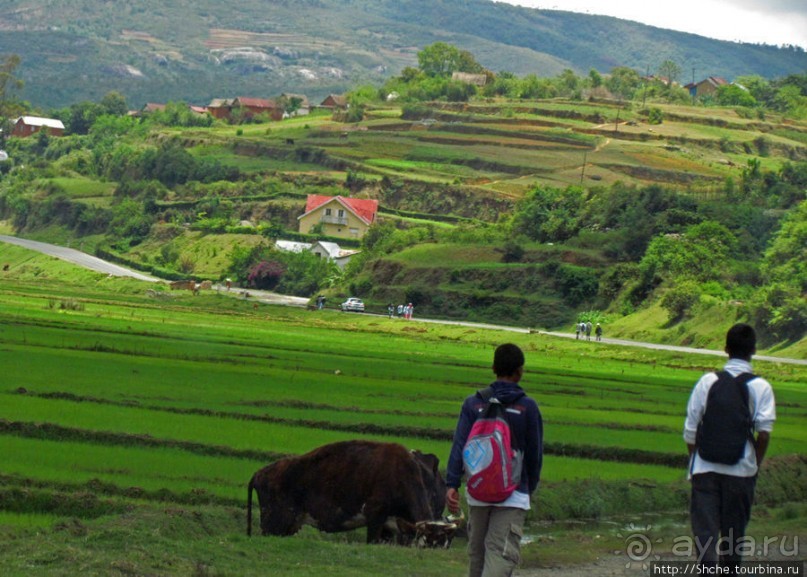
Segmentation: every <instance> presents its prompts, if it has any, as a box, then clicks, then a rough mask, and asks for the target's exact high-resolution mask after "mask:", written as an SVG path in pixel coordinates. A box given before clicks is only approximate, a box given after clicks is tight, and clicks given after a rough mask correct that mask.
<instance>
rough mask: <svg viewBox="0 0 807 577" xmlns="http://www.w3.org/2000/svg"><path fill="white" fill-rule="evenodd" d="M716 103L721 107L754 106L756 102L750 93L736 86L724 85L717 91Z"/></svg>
mask: <svg viewBox="0 0 807 577" xmlns="http://www.w3.org/2000/svg"><path fill="white" fill-rule="evenodd" d="M716 97H717V103H718V104H720V105H721V106H749V107H751V106H756V104H757V101H756V100H755V99H754V97H753V96H751V93H750V92H749V91H748V90H747V89H745V88H743V87H741V86H738V85H736V84H726V85H725V86H720V87H718V89H717V95H716Z"/></svg>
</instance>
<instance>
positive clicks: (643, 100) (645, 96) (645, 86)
mask: <svg viewBox="0 0 807 577" xmlns="http://www.w3.org/2000/svg"><path fill="white" fill-rule="evenodd" d="M649 82H650V65H649V64H648V65H647V73H645V75H644V94H642V108H644V103H645V102H646V101H647V84H648V83H649Z"/></svg>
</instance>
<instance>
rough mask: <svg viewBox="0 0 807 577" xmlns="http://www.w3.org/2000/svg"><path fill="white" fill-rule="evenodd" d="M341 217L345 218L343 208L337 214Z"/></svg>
mask: <svg viewBox="0 0 807 577" xmlns="http://www.w3.org/2000/svg"><path fill="white" fill-rule="evenodd" d="M337 216H338V217H339V218H345V211H344V210H343V209H341V208H340V209H339V213H338V215H337Z"/></svg>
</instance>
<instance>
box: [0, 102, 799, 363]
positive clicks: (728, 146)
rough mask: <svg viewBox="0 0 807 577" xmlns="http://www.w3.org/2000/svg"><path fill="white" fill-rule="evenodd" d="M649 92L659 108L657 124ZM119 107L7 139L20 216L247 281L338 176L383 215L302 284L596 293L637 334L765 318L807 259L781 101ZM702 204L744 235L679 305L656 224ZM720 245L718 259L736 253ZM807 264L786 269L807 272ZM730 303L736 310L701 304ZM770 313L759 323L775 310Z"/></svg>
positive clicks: (550, 322) (419, 302)
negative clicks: (272, 115)
mask: <svg viewBox="0 0 807 577" xmlns="http://www.w3.org/2000/svg"><path fill="white" fill-rule="evenodd" d="M650 108H653V109H654V110H657V111H659V114H661V116H662V118H663V120H662V122H661V123H653V124H651V123H650V120H649V109H650ZM116 122H117V124H115V123H114V122H111V121H110V122H109V123H108V124H103V125H102V127H101V128H99V129H97V130H94V131H93V133H92V134H90V135H87V136H81V135H73V136H69V137H65V138H62V139H50V140H47V141H43V140H42V139H16V140H12V141H10V142H9V151H10V153H11V156H12V159H11V161H9V162H8V163H6V165H5V167H6V173H7V174H5V175H4V176H3V178H2V180H0V200H2V204H0V210H2V214H3V215H4V216H5V218H7V219H8V222H9V225H10V228H11V230H13V231H15V232H17V233H20V234H23V235H26V236H30V237H33V238H38V239H41V240H51V241H54V242H57V243H60V244H70V245H71V246H74V247H75V246H80V247H82V248H83V250H87V251H93V250H95V249H96V247H100V248H103V249H104V250H105V252H104V256H107V257H113V258H120V259H124V261H125V262H126V263H127V264H130V265H132V266H136V267H140V268H143V269H146V270H151V271H152V272H154V273H155V274H160V275H162V276H164V277H165V278H178V277H188V276H191V277H193V278H196V279H199V280H203V279H212V280H220V279H223V278H225V277H236V278H237V279H238V282H241V283H243V284H245V285H246V282H247V276H248V270H247V268H248V267H246V264H244V263H246V261H245V260H244V259H246V258H247V257H248V255H247V254H246V253H249V254H252V255H257V254H258V252H260V251H261V250H264V251H266V250H268V247H271V246H272V244H273V241H274V240H275V239H276V238H286V239H288V238H295V239H298V240H314V239H315V238H316V237H315V236H312V237H305V236H300V235H298V233H297V217H298V216H299V215H300V214H302V212H303V208H304V206H305V198H306V195H308V194H312V193H315V194H328V195H337V194H341V195H351V196H357V197H362V198H374V199H377V200H378V201H379V203H380V213H379V216H378V221H377V226H376V227H375V229H374V233H373V234H371V235H369V237H368V239H366V240H365V241H364V242H363V244H362V245H361V246H359V245H358V244H357V243H355V242H354V243H352V244H351V243H349V242H348V243H347V244H346V246H349V247H352V248H361V249H363V250H362V254H361V256H360V257H357V258H355V259H354V262H353V263H352V264H351V265H350V267H349V268H348V269H347V270H346V271H332V272H330V273H324V274H320V277H319V278H318V280H317V281H316V282H314V283H313V284H312V283H310V282H307V281H306V282H299V283H296V284H295V285H294V287H287V288H285V289H283V290H287V291H288V292H293V293H295V294H300V295H302V296H311V295H312V294H314V293H315V292H323V293H324V294H326V296H327V297H328V298H329V302H330V303H331V304H333V303H336V302H341V300H340V299H342V298H344V297H347V296H360V297H362V298H364V299H365V300H366V302H367V304H368V307H369V310H371V311H375V312H382V311H385V310H386V306H387V304H388V303H390V302H392V303H394V304H397V303H401V302H414V303H415V305H416V307H417V312H418V314H420V315H425V316H436V317H443V318H457V319H465V320H477V321H491V322H497V323H509V324H517V325H520V326H527V327H534V328H564V329H565V328H568V327H570V326H571V325H572V323H573V322H574V321H575V320H577V319H578V317H580V315H586V314H588V313H589V312H591V311H595V312H596V314H597V315H598V318H597V320H602V321H606V322H608V323H609V324H612V325H613V326H614V330H615V331H616V330H618V331H619V334H622V335H633V336H636V337H638V338H645V337H647V338H652V340H660V341H664V342H670V343H676V344H691V343H709V344H710V345H711V344H713V343H714V342H715V341H719V340H720V339H721V338H722V335H723V334H724V333H725V329H726V328H727V327H726V323H730V322H732V321H733V320H736V319H749V318H751V316H752V315H753V314H755V313H753V311H754V310H758V308H759V302H761V301H760V299H762V298H763V296H760V295H773V296H770V297H768V296H765V297H764V298H770V299H774V300H775V299H779V300H778V301H777V302H778V303H779V304H776V303H774V304H773V305H771V306H774V307H779V306H782V305H781V303H782V302H784V301H783V299H784V298H785V297H781V298H780V297H778V296H776V295H779V294H786V295H789V294H790V293H781V292H780V290H779V289H778V288H777V289H776V290H772V289H770V288H765V287H764V285H765V282H766V276H767V277H771V275H770V274H768V275H765V274H763V273H762V272H761V270H762V268H761V267H763V266H780V264H776V263H777V262H778V261H779V260H781V259H785V262H791V261H787V258H790V257H787V258H786V257H784V256H782V257H776V259H777V260H776V262H774V261H770V264H768V263H767V261H765V258H766V257H765V254H766V250H768V249H769V247H770V246H771V243H772V242H774V240H775V238H776V234H777V231H778V230H779V228H780V227H781V223H782V222H784V221H785V220H786V219H787V218H788V216H789V215H794V216H797V215H798V214H800V213H799V211H798V209H797V208H796V207H797V206H798V205H799V203H800V202H802V201H803V199H804V196H805V193H807V186H806V185H805V184H804V182H803V180H804V179H803V176H801V175H802V174H803V172H804V169H803V167H804V166H805V162H807V124H805V122H803V121H799V120H794V119H793V118H788V117H785V116H783V115H781V114H780V113H776V112H772V111H766V112H765V113H764V114H759V113H757V114H749V111H748V110H747V109H743V108H741V107H716V106H710V107H706V106H682V105H674V104H666V103H663V102H658V101H654V102H653V103H652V104H649V105H648V106H647V107H642V106H640V105H639V104H638V103H628V102H618V101H613V100H606V99H596V98H591V99H589V100H587V101H580V100H567V99H549V100H526V99H524V100H522V99H519V100H514V99H506V98H488V99H482V98H479V99H474V100H472V101H471V102H468V103H446V102H426V103H421V104H418V105H416V106H413V105H409V104H405V105H397V104H395V103H381V102H371V103H370V104H369V105H368V106H367V108H366V112H365V115H364V118H363V119H362V120H361V121H360V122H357V123H345V122H342V121H341V120H339V119H338V118H335V117H333V116H332V115H330V114H329V113H325V112H323V111H319V112H315V113H313V114H311V115H308V116H302V117H297V118H292V119H288V120H284V121H282V122H268V123H266V122H264V123H254V124H244V125H238V126H234V125H229V124H225V123H220V122H216V123H213V124H212V125H211V126H207V127H190V128H189V127H171V126H165V125H164V124H161V123H159V122H152V121H150V120H149V119H145V120H142V121H139V120H134V119H120V120H118V121H116ZM157 159H160V160H159V161H158V160H157ZM178 175H179V176H178ZM183 175H184V176H183ZM180 176H182V180H179V178H180ZM553 191H554V192H553ZM553 195H556V196H553ZM704 223H705V225H706V226H707V229H704V231H705V233H708V230H713V229H714V226H718V227H724V228H725V230H724V229H723V228H719V230H720V231H721V232H719V233H718V234H717V237H715V238H716V239H717V240H718V241H720V240H721V239H724V238H725V239H726V242H727V243H728V244H729V245H730V246H727V248H726V250H727V251H728V252H727V253H726V255H725V257H724V259H723V260H722V261H721V262H719V263H718V264H716V265H710V266H709V267H707V269H706V270H705V271H702V272H701V273H699V274H701V275H706V276H704V277H703V278H699V279H696V280H697V282H699V283H701V285H702V286H701V285H699V286H698V287H697V291H698V293H699V294H700V295H704V298H702V299H700V300H699V301H697V302H694V301H693V302H689V304H688V305H687V307H686V309H687V310H685V311H683V313H684V314H683V316H682V317H681V318H671V317H670V316H669V313H668V312H667V311H662V309H660V308H658V307H659V303H661V302H662V299H663V298H664V296H665V294H667V293H668V292H670V290H671V289H674V288H677V287H679V286H682V282H681V281H683V280H691V279H684V278H671V277H670V276H669V274H668V273H666V272H664V271H663V270H662V272H659V273H658V274H653V275H650V274H649V273H647V270H648V268H647V267H648V266H649V265H648V264H647V261H646V260H645V262H644V264H642V261H643V259H645V257H646V251H647V249H648V247H649V245H650V244H651V242H653V241H654V239H657V238H659V237H661V240H658V241H657V242H662V241H663V242H674V240H673V239H680V238H684V235H685V234H686V233H687V231H688V230H689V228H690V227H692V226H696V225H699V224H704ZM710 223H714V226H713V225H712V224H710ZM709 227H712V228H711V229H710V228H709ZM794 230H798V228H797V227H796V228H795V229H794ZM708 234H712V233H708ZM665 239H666V240H665ZM340 242H342V243H343V244H345V241H340ZM698 242H700V241H698ZM797 244H798V241H796V244H795V245H794V244H792V243H790V244H788V243H786V242H785V243H783V246H785V247H786V246H793V247H797ZM262 247H264V248H262ZM711 248H715V247H714V246H711V245H710V250H709V251H707V254H704V256H703V258H700V259H699V260H701V261H704V262H705V261H706V260H707V257H709V254H708V253H711V254H712V255H714V254H717V253H716V252H715V250H711ZM788 250H790V249H788ZM794 250H798V249H797V248H795V249H794ZM250 251H252V252H250ZM666 252H669V251H662V254H664V253H666ZM791 252H792V251H791ZM788 254H790V253H788ZM256 258H257V257H256ZM771 258H772V257H771ZM239 259H240V260H239ZM798 262H799V259H798V258H793V259H792V265H787V266H790V267H791V268H787V267H786V268H783V269H782V272H781V273H776V275H777V279H779V276H780V275H781V279H779V280H783V281H786V282H789V283H791V284H793V286H794V287H795V286H796V284H797V283H798V282H800V281H799V280H798V279H799V278H801V277H800V274H801V273H799V272H798V271H799V270H800V269H799V265H798ZM238 263H241V264H240V265H239V264H238ZM247 264H248V263H247ZM309 264H310V263H309ZM640 264H642V266H643V267H645V268H641V267H640V266H639V265H640ZM662 265H663V266H667V267H671V266H673V264H670V263H667V264H664V263H662V264H661V265H659V266H662ZM239 266H240V267H241V268H240V269H239ZM284 266H289V263H286V264H284ZM311 266H313V265H311ZM781 266H784V265H781ZM292 268H293V267H292ZM766 270H767V269H766ZM684 273H686V271H685V270H684V271H683V272H679V273H677V274H679V276H680V275H682V274H684ZM295 274H296V273H295ZM299 274H304V273H299ZM306 274H307V273H306ZM665 274H667V277H665V276H664V275H665ZM707 277H708V278H707ZM788 279H789V280H788ZM298 280H299V279H298ZM303 280H305V279H303ZM767 280H774V279H773V278H770V279H767ZM777 282H778V281H777ZM709 283H712V284H709ZM683 285H684V286H686V283H683ZM788 290H798V289H797V288H793V289H788ZM787 298H791V297H787ZM787 302H791V301H787ZM792 302H795V301H792ZM755 303H756V304H755ZM788 306H790V305H788ZM793 306H794V307H797V303H796V304H794V305H793ZM645 307H650V309H651V310H654V311H655V312H654V313H653V315H652V316H651V317H644V316H643V315H642V314H640V313H642V311H643V310H644V308H645ZM653 307H655V308H653ZM755 307H756V308H755ZM717 311H723V312H717ZM775 314H779V315H780V317H781V315H782V314H785V313H775ZM787 314H791V313H787ZM795 314H800V313H795ZM626 315H627V317H628V319H626V320H620V319H621V318H622V317H625V316H626ZM589 316H590V315H589ZM712 317H715V318H717V319H719V320H720V321H721V322H719V323H705V322H702V319H707V318H712ZM780 317H776V318H780ZM771 318H774V317H769V318H768V319H767V320H766V318H760V319H759V320H755V321H754V322H755V323H757V324H758V325H759V326H760V327H761V330H762V328H764V326H765V323H766V322H768V320H771ZM776 318H774V321H775V322H778V321H776ZM788 318H789V317H786V318H785V321H787V319H788ZM794 318H795V319H796V320H795V321H793V322H791V325H792V324H797V323H798V318H799V317H798V316H795V317H794ZM631 319H633V320H631ZM640 319H642V320H640ZM647 319H649V322H650V325H649V326H648V325H647V322H648V320H647ZM698 319H701V320H698ZM800 331H801V332H798V331H796V332H792V331H791V333H789V334H788V335H787V336H781V335H780V336H775V335H774V336H771V335H769V336H768V337H766V340H765V342H764V347H765V348H771V347H776V348H778V349H780V350H781V351H782V354H786V352H784V348H787V347H793V346H794V345H795V344H796V343H798V342H799V341H800V340H802V339H803V336H804V331H803V326H802V327H801V329H800ZM718 348H719V347H718ZM791 350H794V351H797V354H799V355H800V353H798V351H801V350H802V349H800V348H798V346H797V347H796V348H794V349H791Z"/></svg>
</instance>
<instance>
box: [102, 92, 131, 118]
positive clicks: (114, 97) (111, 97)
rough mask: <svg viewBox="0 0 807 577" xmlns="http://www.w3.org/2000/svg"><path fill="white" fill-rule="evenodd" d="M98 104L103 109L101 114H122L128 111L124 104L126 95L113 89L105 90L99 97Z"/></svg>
mask: <svg viewBox="0 0 807 577" xmlns="http://www.w3.org/2000/svg"><path fill="white" fill-rule="evenodd" d="M100 104H101V108H102V109H103V114H111V115H113V116H123V115H124V114H126V113H127V112H128V111H129V108H128V107H127V106H126V97H124V96H123V94H121V93H120V92H117V91H115V90H113V91H111V92H107V93H106V95H105V96H104V97H103V98H102V99H101V103H100Z"/></svg>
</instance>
